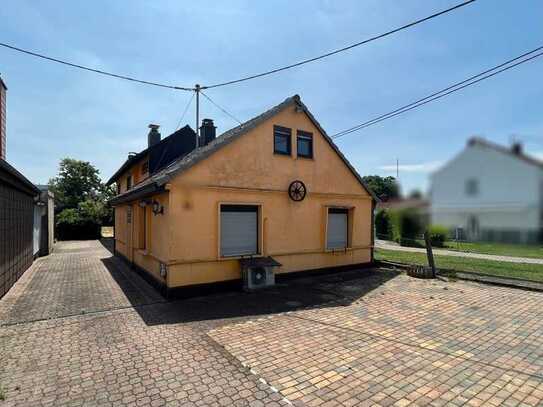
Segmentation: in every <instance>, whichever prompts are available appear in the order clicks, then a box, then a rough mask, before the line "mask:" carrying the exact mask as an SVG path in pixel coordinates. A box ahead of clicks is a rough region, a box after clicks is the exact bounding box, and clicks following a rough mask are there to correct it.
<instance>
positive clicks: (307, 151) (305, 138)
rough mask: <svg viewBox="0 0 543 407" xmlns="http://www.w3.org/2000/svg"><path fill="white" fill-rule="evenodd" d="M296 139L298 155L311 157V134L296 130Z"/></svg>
mask: <svg viewBox="0 0 543 407" xmlns="http://www.w3.org/2000/svg"><path fill="white" fill-rule="evenodd" d="M296 141H297V153H298V157H303V158H313V134H311V133H308V132H306V131H302V130H298V132H297V138H296Z"/></svg>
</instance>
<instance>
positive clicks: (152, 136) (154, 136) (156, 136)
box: [147, 124, 160, 147]
mask: <svg viewBox="0 0 543 407" xmlns="http://www.w3.org/2000/svg"><path fill="white" fill-rule="evenodd" d="M159 127H160V126H159V125H158V124H150V125H149V128H150V129H151V130H149V134H148V135H147V147H152V146H154V145H155V144H158V143H160V133H159V132H158V128H159Z"/></svg>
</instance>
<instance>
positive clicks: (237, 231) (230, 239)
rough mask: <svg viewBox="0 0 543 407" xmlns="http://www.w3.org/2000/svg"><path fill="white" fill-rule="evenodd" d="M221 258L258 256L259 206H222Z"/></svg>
mask: <svg viewBox="0 0 543 407" xmlns="http://www.w3.org/2000/svg"><path fill="white" fill-rule="evenodd" d="M220 239H221V241H220V254H221V257H231V256H249V255H254V254H258V206H257V205H221V236H220Z"/></svg>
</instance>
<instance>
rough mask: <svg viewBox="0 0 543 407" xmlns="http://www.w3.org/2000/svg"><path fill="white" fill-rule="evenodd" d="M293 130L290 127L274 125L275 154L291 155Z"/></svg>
mask: <svg viewBox="0 0 543 407" xmlns="http://www.w3.org/2000/svg"><path fill="white" fill-rule="evenodd" d="M291 133H292V130H291V129H289V128H288V127H282V126H273V152H274V153H275V154H283V155H290V153H291V147H290V146H291V142H290V135H291Z"/></svg>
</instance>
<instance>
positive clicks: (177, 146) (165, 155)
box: [106, 125, 196, 185]
mask: <svg viewBox="0 0 543 407" xmlns="http://www.w3.org/2000/svg"><path fill="white" fill-rule="evenodd" d="M195 140H196V133H194V130H192V129H191V127H190V126H188V125H187V126H185V127H183V128H181V129H179V130H177V131H175V132H174V133H172V134H170V135H169V136H168V137H165V138H164V139H162V140H161V141H160V142H159V143H157V144H155V145H154V146H152V147H149V148H146V149H145V150H142V151H140V152H139V153H137V154H135V155H133V156H130V157H128V159H127V160H126V161H125V162H124V163H123V164H122V165H121V167H120V168H119V169H118V170H117V171H116V172H115V174H113V175H112V176H111V178H110V179H109V180H108V181H107V183H106V185H111V184H112V183H114V182H115V181H116V180H117V178H119V177H120V176H121V175H123V173H124V172H125V171H127V170H128V169H129V168H131V167H132V166H133V165H134V164H136V163H137V162H138V161H140V160H141V159H142V158H144V157H146V156H147V155H149V156H150V161H152V162H150V163H149V171H150V172H151V174H153V173H154V172H156V171H158V170H160V169H161V168H163V167H165V166H166V165H168V164H170V163H171V162H172V160H174V159H176V158H179V156H182V155H186V154H187V153H188V152H189V151H191V150H193V149H194V145H195V143H196V141H195Z"/></svg>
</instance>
